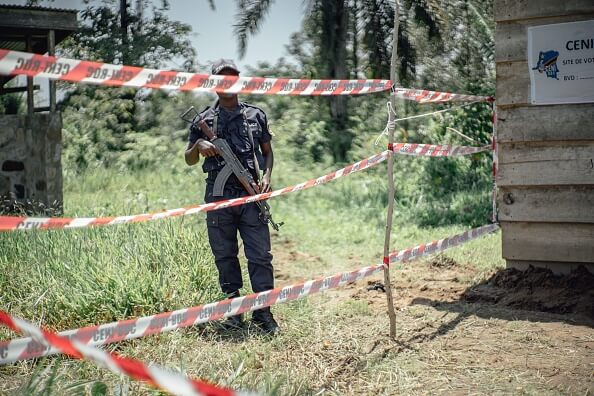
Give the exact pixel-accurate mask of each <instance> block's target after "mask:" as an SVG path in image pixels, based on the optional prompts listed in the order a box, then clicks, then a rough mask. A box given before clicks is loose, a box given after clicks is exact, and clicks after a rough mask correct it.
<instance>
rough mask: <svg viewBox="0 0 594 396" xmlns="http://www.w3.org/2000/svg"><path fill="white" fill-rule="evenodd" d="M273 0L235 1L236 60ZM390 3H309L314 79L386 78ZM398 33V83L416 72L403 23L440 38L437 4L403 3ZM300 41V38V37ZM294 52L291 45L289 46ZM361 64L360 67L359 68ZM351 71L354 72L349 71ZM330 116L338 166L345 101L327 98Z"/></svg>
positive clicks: (343, 150)
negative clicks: (419, 25)
mask: <svg viewBox="0 0 594 396" xmlns="http://www.w3.org/2000/svg"><path fill="white" fill-rule="evenodd" d="M273 3H274V0H237V9H238V11H237V15H236V19H237V23H236V24H235V32H236V34H237V37H238V46H239V54H240V57H243V56H244V55H245V51H246V49H247V43H248V38H249V37H250V36H251V35H254V34H256V33H257V32H258V31H259V28H260V26H261V24H262V23H263V21H264V19H265V17H266V15H267V13H268V11H269V10H270V7H271V6H272V4H273ZM392 4H393V3H392V0H308V1H307V7H306V9H305V22H304V30H305V31H306V33H305V36H304V37H305V38H309V39H310V40H311V41H312V44H314V53H313V54H311V55H312V57H314V58H315V60H316V61H315V64H316V65H317V67H316V68H314V70H315V71H316V72H317V73H316V75H315V77H316V78H329V79H348V78H349V77H354V78H359V77H361V75H360V74H363V75H364V76H365V77H369V78H389V74H390V73H389V71H390V56H391V34H392V29H393V28H394V17H393V15H394V10H393V5H392ZM404 10H405V12H404V16H403V18H402V20H401V21H399V22H400V25H401V26H400V29H399V37H398V42H399V51H398V52H399V55H400V60H401V65H400V73H399V75H400V78H401V80H405V79H409V80H410V79H411V78H412V77H411V76H414V70H415V50H414V47H413V45H412V44H411V42H412V41H411V39H410V37H408V35H407V34H408V33H409V29H408V27H407V20H408V18H412V19H413V20H414V21H415V22H417V23H422V24H424V25H425V26H427V27H428V34H429V37H431V38H434V37H439V34H440V32H441V30H442V26H443V25H444V23H445V21H446V20H447V17H446V14H445V12H444V8H443V7H442V6H441V2H440V1H438V0H405V1H404ZM302 37H303V36H302ZM293 48H295V46H293ZM360 65H362V67H360ZM351 70H353V71H354V72H351ZM329 101H330V103H329V110H330V116H331V123H330V130H329V131H328V132H329V135H330V136H331V137H332V138H331V144H330V148H331V150H332V152H333V156H334V158H335V160H337V161H343V160H344V159H345V158H346V155H347V152H348V151H349V150H350V148H351V145H352V140H353V136H352V134H351V133H350V131H349V128H348V114H349V112H348V99H347V98H346V97H342V96H336V97H331V98H329Z"/></svg>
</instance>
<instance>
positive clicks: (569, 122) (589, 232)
mask: <svg viewBox="0 0 594 396" xmlns="http://www.w3.org/2000/svg"><path fill="white" fill-rule="evenodd" d="M590 19H594V1H592V0H572V1H559V0H495V21H496V23H497V27H496V32H495V62H496V69H497V95H496V96H497V112H498V117H499V122H498V125H497V132H498V137H499V160H500V163H499V174H498V177H497V183H498V185H499V187H500V189H499V195H498V201H499V202H498V204H499V220H500V222H501V227H502V243H503V246H502V250H503V257H504V258H505V259H506V260H507V265H508V267H509V266H511V267H517V268H520V269H523V268H525V267H526V266H527V265H529V264H532V265H539V266H545V267H548V268H551V269H553V270H555V271H556V272H567V270H568V269H569V268H574V267H575V266H576V265H578V264H580V263H584V264H586V266H587V267H588V268H589V269H590V270H591V271H594V103H589V104H575V105H547V106H533V105H531V104H530V77H529V74H528V66H529V65H528V59H527V48H528V42H527V40H528V34H527V30H526V28H527V27H528V26H538V25H547V24H554V23H563V22H572V21H583V20H590Z"/></svg>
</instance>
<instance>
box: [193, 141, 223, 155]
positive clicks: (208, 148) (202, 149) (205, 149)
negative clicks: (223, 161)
mask: <svg viewBox="0 0 594 396" xmlns="http://www.w3.org/2000/svg"><path fill="white" fill-rule="evenodd" d="M196 146H197V148H198V152H199V153H200V155H202V156H203V157H206V158H208V157H213V156H215V155H217V154H218V151H217V148H216V147H215V145H214V144H212V143H211V142H209V141H208V140H205V139H198V140H197V141H196Z"/></svg>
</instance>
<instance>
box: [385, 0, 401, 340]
mask: <svg viewBox="0 0 594 396" xmlns="http://www.w3.org/2000/svg"><path fill="white" fill-rule="evenodd" d="M398 16H399V10H398V0H395V1H394V32H393V35H392V63H391V67H390V80H391V81H392V84H395V82H396V62H397V59H398V58H397V53H398ZM390 103H391V104H392V108H396V97H395V96H394V95H390ZM388 113H389V116H388V117H389V118H388V119H389V122H388V133H389V134H388V139H389V143H390V147H392V144H393V143H394V128H395V125H394V124H393V123H392V121H394V119H395V118H396V115H395V114H393V112H392V111H389V112H388ZM394 195H395V186H394V153H393V152H392V151H390V153H389V154H388V216H387V219H386V234H385V238H384V285H385V286H386V298H387V299H388V317H389V318H390V338H392V339H395V338H396V311H395V310H394V299H393V298H392V284H391V281H390V260H389V258H388V257H389V255H390V237H391V235H392V217H393V215H394Z"/></svg>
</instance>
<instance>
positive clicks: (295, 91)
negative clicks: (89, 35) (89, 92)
mask: <svg viewBox="0 0 594 396" xmlns="http://www.w3.org/2000/svg"><path fill="white" fill-rule="evenodd" d="M0 74H4V75H17V74H22V75H26V76H29V77H45V78H49V79H52V80H62V81H70V82H81V83H89V84H98V85H108V86H123V87H137V88H157V89H168V90H179V91H194V92H226V93H242V94H274V95H357V94H366V93H373V92H382V91H388V90H389V89H390V87H391V82H390V80H379V79H375V80H363V79H359V80H307V79H300V78H299V79H293V78H264V77H236V76H221V75H209V74H198V73H188V72H177V71H165V70H156V69H145V68H142V67H136V66H123V65H112V64H108V63H100V62H91V61H81V60H74V59H67V58H57V57H54V56H47V55H38V54H31V53H27V52H20V51H10V50H5V49H0Z"/></svg>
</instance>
